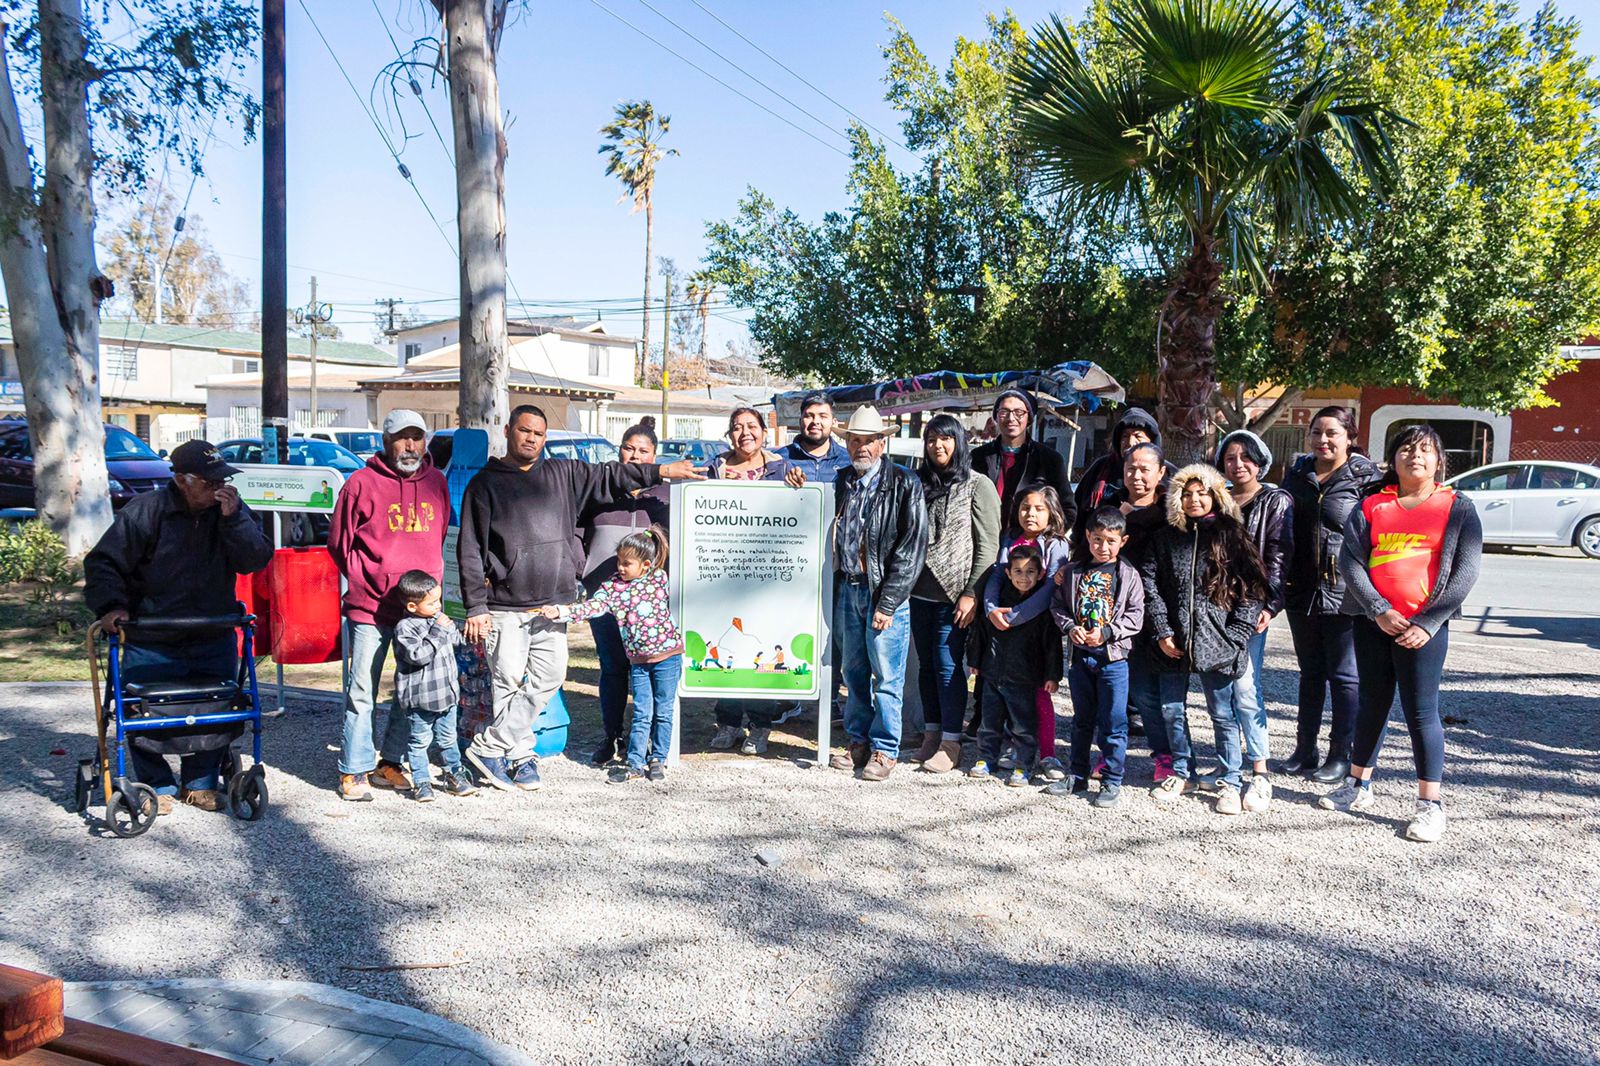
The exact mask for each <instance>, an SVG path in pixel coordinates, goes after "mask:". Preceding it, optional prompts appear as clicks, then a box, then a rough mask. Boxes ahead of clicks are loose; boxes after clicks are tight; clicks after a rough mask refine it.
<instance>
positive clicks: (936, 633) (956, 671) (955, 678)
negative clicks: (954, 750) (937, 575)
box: [911, 600, 967, 740]
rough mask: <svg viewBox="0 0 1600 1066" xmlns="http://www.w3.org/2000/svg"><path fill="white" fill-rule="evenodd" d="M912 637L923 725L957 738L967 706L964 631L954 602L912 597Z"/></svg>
mask: <svg viewBox="0 0 1600 1066" xmlns="http://www.w3.org/2000/svg"><path fill="white" fill-rule="evenodd" d="M911 639H912V641H913V642H915V644H916V646H917V658H918V660H920V661H921V663H922V672H921V674H920V675H919V676H918V677H917V683H918V691H919V692H920V693H921V694H922V718H923V721H924V722H925V723H926V728H927V729H933V728H935V727H936V726H937V728H938V729H939V731H940V732H941V733H943V734H944V739H945V740H959V739H960V738H961V715H962V713H963V712H964V711H965V710H966V709H967V670H966V658H967V631H966V630H965V629H962V628H961V627H960V626H958V625H956V605H955V604H953V603H941V602H939V601H937V600H912V601H911Z"/></svg>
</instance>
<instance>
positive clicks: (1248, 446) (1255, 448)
mask: <svg viewBox="0 0 1600 1066" xmlns="http://www.w3.org/2000/svg"><path fill="white" fill-rule="evenodd" d="M1230 444H1242V445H1244V454H1245V455H1247V456H1249V457H1250V459H1252V460H1253V461H1254V462H1255V464H1256V465H1257V466H1259V467H1260V468H1261V472H1262V473H1263V474H1264V473H1266V472H1267V468H1268V467H1270V466H1271V465H1272V449H1271V448H1269V447H1267V442H1266V441H1264V440H1262V439H1261V438H1260V437H1259V436H1257V435H1256V434H1254V433H1251V432H1250V431H1249V430H1248V429H1236V430H1234V431H1233V432H1232V433H1229V434H1228V435H1227V436H1226V437H1223V438H1222V443H1220V444H1218V445H1217V462H1216V467H1217V469H1218V470H1221V469H1222V456H1223V454H1224V453H1225V452H1227V450H1228V445H1230Z"/></svg>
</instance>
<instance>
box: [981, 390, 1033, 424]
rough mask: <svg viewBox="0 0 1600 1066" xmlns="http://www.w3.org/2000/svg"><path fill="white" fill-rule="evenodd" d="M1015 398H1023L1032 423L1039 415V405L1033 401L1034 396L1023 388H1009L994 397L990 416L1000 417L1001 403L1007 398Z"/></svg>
mask: <svg viewBox="0 0 1600 1066" xmlns="http://www.w3.org/2000/svg"><path fill="white" fill-rule="evenodd" d="M1013 398H1015V399H1018V400H1021V401H1022V403H1023V405H1024V406H1025V407H1027V409H1028V421H1029V422H1030V423H1031V422H1032V421H1033V420H1034V418H1036V417H1037V416H1038V414H1039V406H1038V404H1036V403H1034V402H1033V397H1032V396H1029V395H1028V394H1027V393H1026V392H1023V391H1022V390H1021V389H1007V390H1006V391H1005V392H1002V393H1001V394H1000V395H998V396H996V397H995V398H994V407H993V408H992V409H991V410H990V412H989V415H990V417H991V418H999V417H1000V404H1001V403H1002V402H1004V401H1005V400H1009V399H1013Z"/></svg>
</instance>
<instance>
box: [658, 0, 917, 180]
mask: <svg viewBox="0 0 1600 1066" xmlns="http://www.w3.org/2000/svg"><path fill="white" fill-rule="evenodd" d="M641 2H642V0H641ZM689 2H690V3H691V4H693V5H694V6H695V7H697V8H699V9H700V10H701V11H704V12H705V13H706V14H708V15H710V16H711V17H712V18H714V19H716V20H717V22H719V23H720V24H721V25H722V27H723V28H724V29H726V30H727V31H728V32H729V33H731V34H733V35H734V36H735V37H737V38H739V40H741V41H743V42H744V43H745V44H747V45H749V46H750V47H751V48H754V49H755V50H756V51H758V52H760V53H761V54H762V55H764V56H766V57H767V58H768V59H770V60H772V61H773V62H774V63H776V64H778V66H780V67H782V68H783V69H784V70H786V71H788V72H789V73H790V74H791V75H792V76H793V77H794V78H795V80H797V81H799V82H800V84H802V85H804V86H805V87H806V88H808V89H810V90H811V91H812V92H814V93H816V94H817V95H818V96H820V97H822V98H823V99H824V100H826V101H828V103H830V104H832V105H833V106H834V107H837V108H838V109H839V110H840V111H843V112H844V113H845V114H847V115H849V116H850V117H851V118H853V119H855V120H856V121H857V122H859V123H861V124H862V125H863V126H866V127H867V128H868V129H871V130H873V131H874V132H875V133H877V134H878V136H880V137H882V138H883V139H884V140H886V141H888V142H889V143H890V144H893V145H896V146H898V147H900V148H904V149H905V150H906V151H908V152H910V151H911V149H910V148H907V147H906V146H905V145H904V144H901V143H900V141H898V140H897V139H895V138H894V137H892V136H890V135H889V134H887V133H885V132H884V131H883V130H881V129H879V128H878V127H877V126H874V125H873V124H872V123H870V122H868V121H867V120H866V119H864V118H862V117H861V116H860V115H858V114H856V113H855V112H854V111H852V110H850V109H849V108H848V107H846V106H844V105H843V104H841V103H840V102H839V101H837V100H835V99H834V98H833V97H831V96H829V95H828V94H827V93H825V92H823V91H822V90H821V89H819V88H817V87H816V86H815V85H813V84H812V83H811V82H810V81H808V80H807V79H806V78H805V76H804V75H802V74H801V73H800V72H799V71H797V70H795V69H794V68H793V67H791V66H789V64H787V63H785V62H784V61H783V60H781V59H779V58H778V57H777V56H775V55H773V54H772V53H771V52H769V51H767V50H766V49H765V48H762V47H761V46H760V45H759V44H757V43H756V42H754V41H752V40H751V39H750V38H748V37H746V36H745V35H744V34H742V33H740V32H739V31H738V29H737V28H735V27H733V26H731V25H729V24H728V22H727V20H726V19H724V18H723V17H722V16H721V15H718V14H717V13H716V12H715V11H713V10H711V9H710V8H709V7H707V6H706V5H704V4H702V3H701V2H700V0H689ZM912 154H913V155H914V154H915V153H914V152H913V153H912Z"/></svg>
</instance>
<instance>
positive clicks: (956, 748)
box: [922, 740, 961, 774]
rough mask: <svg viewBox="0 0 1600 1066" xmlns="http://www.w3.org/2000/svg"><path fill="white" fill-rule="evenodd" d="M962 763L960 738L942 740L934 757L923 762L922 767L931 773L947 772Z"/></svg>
mask: <svg viewBox="0 0 1600 1066" xmlns="http://www.w3.org/2000/svg"><path fill="white" fill-rule="evenodd" d="M960 765H961V742H960V741H959V740H941V741H940V742H939V750H938V751H936V752H934V753H933V757H932V758H930V759H928V760H927V761H926V762H924V763H923V764H922V768H923V769H924V770H926V771H928V773H930V774H947V773H949V772H950V771H951V770H954V769H955V768H956V767H957V766H960Z"/></svg>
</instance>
